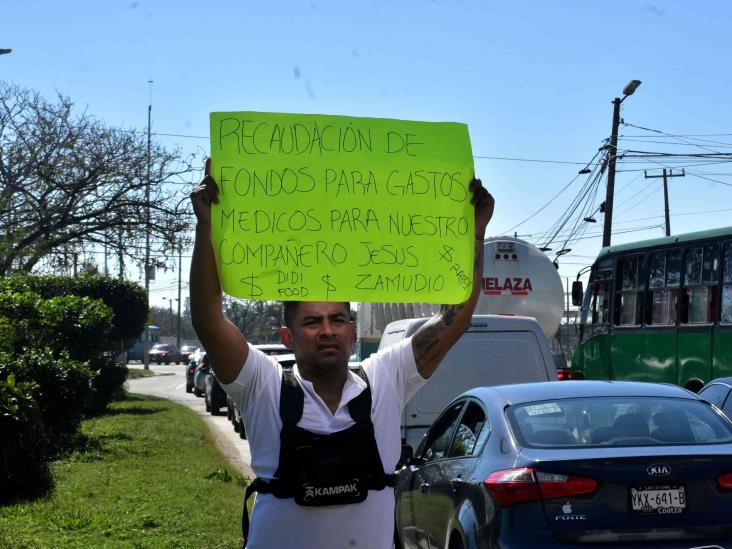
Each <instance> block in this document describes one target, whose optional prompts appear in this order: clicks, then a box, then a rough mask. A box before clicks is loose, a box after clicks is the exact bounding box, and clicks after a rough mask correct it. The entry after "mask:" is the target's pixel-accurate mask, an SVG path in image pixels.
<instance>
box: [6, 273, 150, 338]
mask: <svg viewBox="0 0 732 549" xmlns="http://www.w3.org/2000/svg"><path fill="white" fill-rule="evenodd" d="M3 291H6V292H12V293H15V292H21V293H23V292H34V293H36V294H38V295H40V296H41V297H42V298H45V299H51V298H54V297H62V296H79V297H90V298H93V299H101V300H102V301H103V302H104V303H105V305H107V306H108V307H110V308H111V309H112V329H111V332H110V333H109V337H110V339H111V341H112V342H114V345H113V346H112V347H110V348H109V349H108V350H110V351H118V350H119V349H120V343H119V342H122V341H125V342H129V341H134V340H136V339H137V337H138V336H139V335H140V332H142V329H143V328H144V326H145V321H146V320H147V315H148V305H147V297H146V295H145V289H144V288H143V287H142V286H140V285H139V284H137V283H135V282H130V281H127V280H120V279H116V278H110V277H104V276H80V277H65V276H31V275H14V276H10V277H7V278H4V279H0V293H2V292H3Z"/></svg>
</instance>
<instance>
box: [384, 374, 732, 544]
mask: <svg viewBox="0 0 732 549" xmlns="http://www.w3.org/2000/svg"><path fill="white" fill-rule="evenodd" d="M730 456H732V423H730V421H729V420H728V419H727V418H726V417H725V416H724V415H723V414H721V413H720V412H719V411H718V410H717V409H716V408H714V407H713V406H711V405H710V404H709V403H707V402H706V401H704V400H703V399H701V398H700V397H699V396H698V395H696V394H694V393H691V392H689V391H687V390H685V389H682V388H680V387H677V386H673V385H661V384H652V383H639V382H607V381H604V382H603V381H566V382H562V383H556V382H545V383H526V384H520V385H503V386H496V387H480V388H476V389H473V390H470V391H468V392H466V393H463V394H462V395H461V396H460V397H458V398H457V399H456V400H454V401H453V402H452V403H451V404H449V405H448V406H447V408H446V409H445V410H444V411H443V413H442V414H441V415H440V416H439V417H438V419H437V420H436V421H435V423H434V424H433V425H432V426H431V427H430V429H429V431H428V432H427V434H426V435H425V437H424V438H423V440H422V442H421V443H420V445H419V447H418V449H417V452H416V454H415V456H414V457H411V458H409V459H408V461H407V465H406V466H405V467H403V468H402V469H401V471H400V472H399V477H398V484H397V487H396V526H397V531H396V536H395V538H396V539H395V542H396V544H397V547H404V548H412V547H414V548H416V547H449V548H451V549H454V548H463V547H475V548H488V547H490V548H522V549H533V548H542V549H548V548H550V547H579V546H582V547H585V546H590V547H599V546H602V547H603V548H608V547H619V546H623V547H625V546H632V547H650V546H653V547H663V548H664V549H672V548H682V547H683V548H685V549H688V548H690V547H702V546H704V547H707V546H708V547H718V546H724V547H731V546H732V545H731V544H732V522H731V521H730V520H729V517H730V516H732V459H730Z"/></svg>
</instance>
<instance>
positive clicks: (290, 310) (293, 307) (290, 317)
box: [282, 301, 352, 328]
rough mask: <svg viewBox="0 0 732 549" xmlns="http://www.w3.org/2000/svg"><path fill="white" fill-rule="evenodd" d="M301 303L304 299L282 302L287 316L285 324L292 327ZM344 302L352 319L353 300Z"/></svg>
mask: <svg viewBox="0 0 732 549" xmlns="http://www.w3.org/2000/svg"><path fill="white" fill-rule="evenodd" d="M300 303H302V301H283V302H282V310H283V314H284V317H285V326H287V327H288V328H292V324H293V323H294V322H295V316H297V308H298V307H299V306H300ZM342 303H343V304H344V305H345V306H346V311H348V318H349V319H351V320H352V317H351V302H350V301H343V302H342Z"/></svg>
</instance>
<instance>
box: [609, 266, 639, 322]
mask: <svg viewBox="0 0 732 549" xmlns="http://www.w3.org/2000/svg"><path fill="white" fill-rule="evenodd" d="M642 259H643V258H642V257H641V256H636V257H628V258H623V259H621V260H620V262H619V271H620V273H621V284H620V289H619V290H618V293H617V296H616V302H615V303H616V305H617V307H616V309H617V311H618V312H617V313H616V315H615V318H616V321H615V323H616V325H618V326H638V325H639V324H640V323H641V305H642V303H643V277H642V276H641V269H642Z"/></svg>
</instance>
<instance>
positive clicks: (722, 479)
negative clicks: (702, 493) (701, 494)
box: [717, 473, 732, 490]
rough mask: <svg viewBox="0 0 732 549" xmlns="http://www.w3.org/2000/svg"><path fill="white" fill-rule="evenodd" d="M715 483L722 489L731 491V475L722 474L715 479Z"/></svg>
mask: <svg viewBox="0 0 732 549" xmlns="http://www.w3.org/2000/svg"><path fill="white" fill-rule="evenodd" d="M717 482H718V483H719V485H720V486H721V487H722V488H727V489H728V490H732V473H723V474H721V475H719V476H718V477H717Z"/></svg>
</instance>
